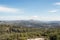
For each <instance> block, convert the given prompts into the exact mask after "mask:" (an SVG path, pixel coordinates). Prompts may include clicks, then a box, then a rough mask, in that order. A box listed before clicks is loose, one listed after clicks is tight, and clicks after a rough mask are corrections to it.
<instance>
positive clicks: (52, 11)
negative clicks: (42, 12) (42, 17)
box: [48, 10, 58, 13]
mask: <svg viewBox="0 0 60 40" xmlns="http://www.w3.org/2000/svg"><path fill="white" fill-rule="evenodd" d="M48 12H50V13H56V12H58V10H50V11H48Z"/></svg>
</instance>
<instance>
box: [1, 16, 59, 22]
mask: <svg viewBox="0 0 60 40" xmlns="http://www.w3.org/2000/svg"><path fill="white" fill-rule="evenodd" d="M59 18H60V16H59V17H58V16H49V17H48V16H38V17H36V18H34V17H32V16H0V20H30V19H33V20H41V21H60V19H59Z"/></svg>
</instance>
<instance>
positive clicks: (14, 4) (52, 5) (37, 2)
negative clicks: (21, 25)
mask: <svg viewBox="0 0 60 40" xmlns="http://www.w3.org/2000/svg"><path fill="white" fill-rule="evenodd" d="M30 19H33V20H41V21H60V0H0V20H30Z"/></svg>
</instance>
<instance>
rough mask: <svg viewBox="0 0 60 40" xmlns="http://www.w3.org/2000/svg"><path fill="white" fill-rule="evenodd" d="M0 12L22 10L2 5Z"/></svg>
mask: <svg viewBox="0 0 60 40" xmlns="http://www.w3.org/2000/svg"><path fill="white" fill-rule="evenodd" d="M0 12H6V13H23V11H22V10H20V9H16V8H9V7H3V6H0Z"/></svg>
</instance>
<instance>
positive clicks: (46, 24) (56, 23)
mask: <svg viewBox="0 0 60 40" xmlns="http://www.w3.org/2000/svg"><path fill="white" fill-rule="evenodd" d="M0 24H9V25H16V26H24V27H40V28H41V27H42V28H55V27H60V21H37V20H15V21H0Z"/></svg>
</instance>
